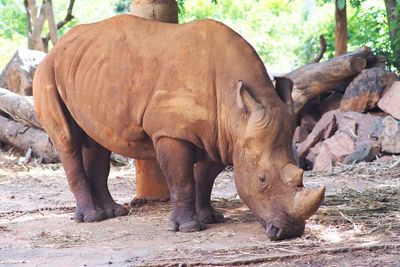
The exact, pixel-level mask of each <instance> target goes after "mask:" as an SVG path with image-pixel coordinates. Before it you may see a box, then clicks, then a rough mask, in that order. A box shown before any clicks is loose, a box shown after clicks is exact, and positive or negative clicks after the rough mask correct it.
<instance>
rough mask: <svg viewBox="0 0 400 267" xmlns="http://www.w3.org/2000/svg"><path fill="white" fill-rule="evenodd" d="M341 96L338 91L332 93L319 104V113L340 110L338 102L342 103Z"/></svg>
mask: <svg viewBox="0 0 400 267" xmlns="http://www.w3.org/2000/svg"><path fill="white" fill-rule="evenodd" d="M342 97H343V94H342V93H341V92H339V91H334V92H333V93H332V94H330V95H329V96H328V97H326V98H325V99H324V100H322V102H321V112H322V114H324V113H326V112H328V111H331V110H335V109H339V108H340V102H341V101H342Z"/></svg>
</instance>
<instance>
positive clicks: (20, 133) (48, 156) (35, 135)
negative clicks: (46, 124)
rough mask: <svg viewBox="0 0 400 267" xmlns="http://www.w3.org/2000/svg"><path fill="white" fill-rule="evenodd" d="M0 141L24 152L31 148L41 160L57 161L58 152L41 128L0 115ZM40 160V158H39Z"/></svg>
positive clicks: (47, 161)
mask: <svg viewBox="0 0 400 267" xmlns="http://www.w3.org/2000/svg"><path fill="white" fill-rule="evenodd" d="M0 125H1V128H0V141H1V142H5V143H7V144H9V145H11V146H13V147H15V148H17V149H19V150H21V151H23V152H24V153H25V152H26V151H29V149H31V150H32V153H33V155H34V156H35V157H38V158H41V159H43V162H46V163H53V162H59V158H58V153H57V152H56V151H55V150H54V148H53V146H52V144H51V142H50V139H49V137H48V135H47V134H46V133H45V132H43V131H42V130H39V129H35V128H32V127H29V126H26V125H23V124H21V123H18V122H15V121H13V120H10V119H8V118H6V117H3V116H0ZM39 161H41V160H39Z"/></svg>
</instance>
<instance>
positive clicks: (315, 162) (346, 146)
mask: <svg viewBox="0 0 400 267" xmlns="http://www.w3.org/2000/svg"><path fill="white" fill-rule="evenodd" d="M354 147H355V145H354V141H353V139H352V138H351V137H350V136H349V135H347V134H345V133H337V134H335V135H334V136H332V137H330V138H328V139H326V140H325V141H323V142H320V143H318V144H317V145H315V146H314V147H313V148H311V149H310V152H309V153H308V155H307V156H306V160H307V163H308V165H311V166H312V170H313V171H330V170H331V169H332V166H333V165H335V164H336V163H338V162H341V163H342V162H344V161H345V159H346V158H348V157H349V155H351V154H352V153H354Z"/></svg>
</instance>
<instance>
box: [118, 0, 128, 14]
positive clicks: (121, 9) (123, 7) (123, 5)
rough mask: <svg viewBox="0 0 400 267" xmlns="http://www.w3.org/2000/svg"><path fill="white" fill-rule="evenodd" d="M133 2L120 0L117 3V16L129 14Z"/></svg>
mask: <svg viewBox="0 0 400 267" xmlns="http://www.w3.org/2000/svg"><path fill="white" fill-rule="evenodd" d="M131 2H132V1H131V0H118V1H117V2H116V3H115V8H114V10H115V14H122V13H128V12H129V6H130V5H131Z"/></svg>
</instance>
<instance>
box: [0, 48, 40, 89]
mask: <svg viewBox="0 0 400 267" xmlns="http://www.w3.org/2000/svg"><path fill="white" fill-rule="evenodd" d="M45 56H46V54H45V53H43V52H40V51H35V50H29V49H24V48H20V49H18V50H17V52H15V54H14V56H13V57H12V59H11V60H10V62H9V63H8V64H7V66H6V67H5V68H4V70H3V71H2V72H1V74H0V87H4V88H7V89H8V90H10V91H13V92H15V93H17V94H20V95H32V79H33V75H34V73H35V71H36V68H37V66H38V64H39V63H40V62H41V61H42V59H43V58H44V57H45Z"/></svg>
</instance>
